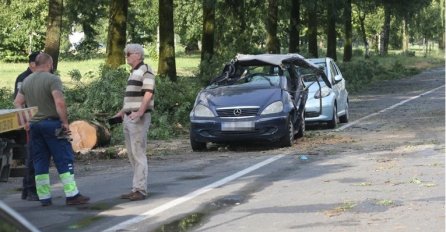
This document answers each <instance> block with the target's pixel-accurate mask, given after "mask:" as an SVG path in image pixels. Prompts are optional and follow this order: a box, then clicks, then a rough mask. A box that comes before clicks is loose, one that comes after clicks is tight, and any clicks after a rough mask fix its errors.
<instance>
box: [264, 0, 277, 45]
mask: <svg viewBox="0 0 446 232" xmlns="http://www.w3.org/2000/svg"><path fill="white" fill-rule="evenodd" d="M267 12H268V13H267V16H266V51H267V52H268V53H280V43H279V39H278V38H277V19H278V14H279V3H278V0H268V11H267Z"/></svg>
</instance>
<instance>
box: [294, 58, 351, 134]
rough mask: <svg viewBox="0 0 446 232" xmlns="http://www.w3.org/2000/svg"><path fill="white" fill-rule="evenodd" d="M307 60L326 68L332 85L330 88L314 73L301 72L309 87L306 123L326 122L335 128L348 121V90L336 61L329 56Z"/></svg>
mask: <svg viewBox="0 0 446 232" xmlns="http://www.w3.org/2000/svg"><path fill="white" fill-rule="evenodd" d="M306 60H307V61H309V62H310V63H312V64H314V65H316V66H319V68H321V69H323V70H324V72H325V74H326V76H327V77H328V80H329V81H330V83H331V86H332V87H331V88H329V87H328V86H327V85H326V84H325V83H324V82H323V81H322V80H321V78H320V77H318V76H315V75H314V74H305V73H301V75H303V76H304V82H305V85H306V86H307V87H308V89H309V92H308V100H307V103H306V104H305V123H306V124H311V123H326V125H327V128H329V129H333V128H336V126H337V125H338V123H346V122H348V119H349V113H348V91H347V89H346V87H345V79H344V77H343V76H342V73H341V71H340V70H339V68H338V66H337V65H336V63H335V62H334V61H333V59H331V58H328V57H326V58H315V59H306Z"/></svg>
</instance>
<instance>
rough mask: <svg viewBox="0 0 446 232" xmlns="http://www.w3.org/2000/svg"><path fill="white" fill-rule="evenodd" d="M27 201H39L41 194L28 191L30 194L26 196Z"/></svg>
mask: <svg viewBox="0 0 446 232" xmlns="http://www.w3.org/2000/svg"><path fill="white" fill-rule="evenodd" d="M26 200H27V201H38V200H39V196H37V193H28V196H27V197H26Z"/></svg>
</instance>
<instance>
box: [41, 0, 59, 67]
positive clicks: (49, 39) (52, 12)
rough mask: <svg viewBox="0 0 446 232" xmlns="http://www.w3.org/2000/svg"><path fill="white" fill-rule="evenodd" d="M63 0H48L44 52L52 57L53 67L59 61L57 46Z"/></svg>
mask: <svg viewBox="0 0 446 232" xmlns="http://www.w3.org/2000/svg"><path fill="white" fill-rule="evenodd" d="M62 14H63V0H49V12H48V25H47V28H46V39H45V49H44V52H45V53H47V54H49V55H50V56H51V57H52V58H53V62H54V63H53V69H54V70H57V64H58V63H59V48H60V37H61V28H62Z"/></svg>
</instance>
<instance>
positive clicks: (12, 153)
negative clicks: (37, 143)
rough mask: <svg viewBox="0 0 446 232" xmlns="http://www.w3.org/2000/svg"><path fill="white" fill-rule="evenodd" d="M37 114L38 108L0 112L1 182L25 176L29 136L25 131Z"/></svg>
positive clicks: (3, 110) (2, 110)
mask: <svg viewBox="0 0 446 232" xmlns="http://www.w3.org/2000/svg"><path fill="white" fill-rule="evenodd" d="M36 113H37V107H30V108H24V109H1V110H0V181H2V182H6V181H8V178H9V177H10V176H11V177H17V176H24V174H25V170H26V167H25V166H24V163H25V162H24V161H25V158H26V156H27V152H28V149H27V140H28V139H27V134H26V132H25V130H24V129H23V128H24V127H25V125H26V123H27V122H29V120H30V119H31V118H32V117H33V116H34V115H35V114H36Z"/></svg>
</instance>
